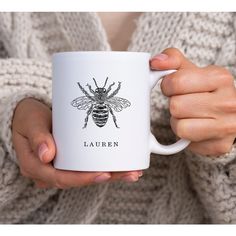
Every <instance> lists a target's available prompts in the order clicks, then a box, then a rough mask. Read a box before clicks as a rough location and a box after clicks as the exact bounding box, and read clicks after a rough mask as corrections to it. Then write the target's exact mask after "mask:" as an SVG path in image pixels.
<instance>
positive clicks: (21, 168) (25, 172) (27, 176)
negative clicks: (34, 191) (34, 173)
mask: <svg viewBox="0 0 236 236" xmlns="http://www.w3.org/2000/svg"><path fill="white" fill-rule="evenodd" d="M20 174H21V175H22V176H24V177H26V178H29V177H30V175H29V173H28V171H26V170H25V168H23V167H20Z"/></svg>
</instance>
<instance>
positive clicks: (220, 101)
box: [150, 48, 236, 155]
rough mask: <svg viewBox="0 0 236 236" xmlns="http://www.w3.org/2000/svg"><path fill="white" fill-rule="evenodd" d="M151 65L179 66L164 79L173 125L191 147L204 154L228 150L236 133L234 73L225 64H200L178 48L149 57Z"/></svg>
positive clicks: (163, 85)
mask: <svg viewBox="0 0 236 236" xmlns="http://www.w3.org/2000/svg"><path fill="white" fill-rule="evenodd" d="M150 65H151V68H152V69H155V70H167V69H176V70H177V72H175V73H172V74H170V75H167V76H165V78H164V79H163V80H162V83H161V89H162V91H163V93H164V94H165V95H166V96H168V97H169V98H170V99H169V107H170V113H171V127H172V129H173V131H174V133H175V134H176V135H177V136H179V137H180V138H184V139H188V140H190V141H191V144H190V145H189V147H188V148H189V149H190V150H191V151H193V152H195V153H197V154H201V155H221V154H225V153H227V152H229V151H230V150H231V148H232V144H233V142H234V139H235V136H236V89H235V86H234V79H233V76H232V75H231V74H230V72H229V71H228V70H226V69H225V68H223V67H219V66H214V65H210V66H207V67H204V68H199V67H197V66H196V65H194V64H193V63H192V62H190V61H189V60H188V59H187V58H185V57H184V55H183V54H182V53H181V52H180V51H179V50H177V49H175V48H169V49H166V50H165V51H164V52H163V53H162V54H160V55H157V56H156V57H154V58H152V60H151V61H150Z"/></svg>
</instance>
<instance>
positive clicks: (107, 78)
mask: <svg viewBox="0 0 236 236" xmlns="http://www.w3.org/2000/svg"><path fill="white" fill-rule="evenodd" d="M107 80H108V77H107V78H106V81H105V84H104V86H103V88H105V87H106V84H107Z"/></svg>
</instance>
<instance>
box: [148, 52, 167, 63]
mask: <svg viewBox="0 0 236 236" xmlns="http://www.w3.org/2000/svg"><path fill="white" fill-rule="evenodd" d="M167 58H168V55H167V54H164V53H161V54H158V55H156V56H154V57H153V58H152V60H159V61H164V60H166V59H167Z"/></svg>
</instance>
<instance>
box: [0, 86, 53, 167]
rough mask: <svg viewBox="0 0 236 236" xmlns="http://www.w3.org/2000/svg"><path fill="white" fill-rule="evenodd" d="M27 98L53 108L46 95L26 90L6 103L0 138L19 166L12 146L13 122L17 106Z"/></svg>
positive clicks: (8, 99) (11, 97) (9, 98)
mask: <svg viewBox="0 0 236 236" xmlns="http://www.w3.org/2000/svg"><path fill="white" fill-rule="evenodd" d="M25 98H34V99H37V100H39V101H40V102H42V103H44V104H45V105H47V106H49V107H50V108H51V99H50V98H49V97H48V96H47V95H46V94H42V93H38V92H35V91H30V90H24V91H21V92H18V93H16V94H14V95H12V96H10V97H8V98H7V99H6V102H5V103H4V107H5V109H4V113H3V116H2V120H1V127H0V137H1V139H2V140H3V143H4V146H5V148H6V151H7V152H8V153H9V156H10V158H11V159H12V161H14V162H15V163H16V164H18V159H17V157H16V153H15V150H14V148H13V144H12V120H13V116H14V111H15V108H16V106H17V104H18V103H19V102H20V101H21V100H23V99H25Z"/></svg>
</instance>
